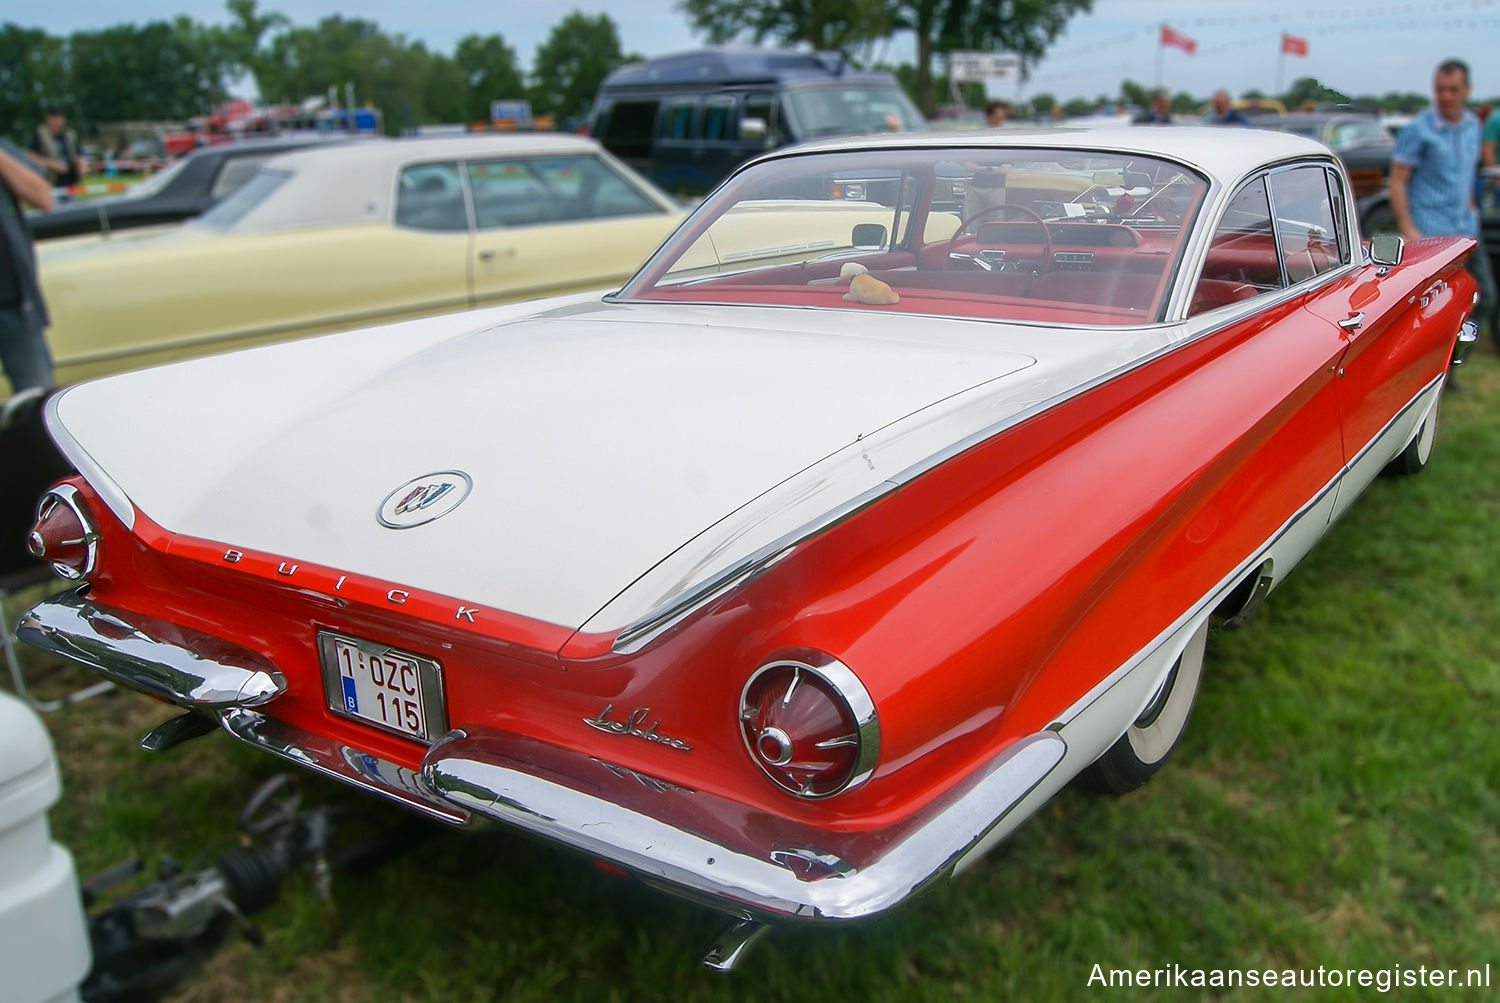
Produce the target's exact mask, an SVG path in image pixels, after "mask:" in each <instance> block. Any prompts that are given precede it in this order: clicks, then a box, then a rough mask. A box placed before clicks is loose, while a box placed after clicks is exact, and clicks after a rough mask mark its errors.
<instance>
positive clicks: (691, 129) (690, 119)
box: [666, 98, 698, 139]
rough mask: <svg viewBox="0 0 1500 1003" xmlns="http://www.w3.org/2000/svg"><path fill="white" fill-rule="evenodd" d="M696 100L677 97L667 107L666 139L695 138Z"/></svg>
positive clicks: (696, 131)
mask: <svg viewBox="0 0 1500 1003" xmlns="http://www.w3.org/2000/svg"><path fill="white" fill-rule="evenodd" d="M697 119H698V100H697V99H696V98H678V99H677V100H675V101H673V102H672V104H671V106H670V107H669V108H668V109H667V134H666V138H667V139H697V138H698V130H697V129H696V128H695V126H696V125H697Z"/></svg>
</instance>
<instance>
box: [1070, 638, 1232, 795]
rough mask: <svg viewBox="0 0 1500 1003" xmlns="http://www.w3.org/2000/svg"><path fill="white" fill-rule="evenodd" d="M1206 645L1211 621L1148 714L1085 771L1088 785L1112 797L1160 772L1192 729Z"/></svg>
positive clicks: (1174, 669) (1155, 696) (1164, 684)
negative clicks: (1190, 718) (1188, 729)
mask: <svg viewBox="0 0 1500 1003" xmlns="http://www.w3.org/2000/svg"><path fill="white" fill-rule="evenodd" d="M1207 645H1208V621H1207V620H1204V621H1203V625H1202V626H1201V627H1199V628H1198V629H1197V630H1196V631H1194V633H1193V636H1192V637H1191V638H1189V639H1188V643H1187V647H1186V648H1184V649H1183V652H1182V654H1181V655H1180V656H1179V657H1178V659H1177V662H1176V664H1174V665H1173V666H1172V670H1171V671H1170V672H1168V673H1167V678H1166V679H1164V680H1163V681H1162V684H1161V685H1160V686H1159V687H1157V690H1156V693H1155V694H1153V695H1152V697H1151V700H1150V701H1149V702H1148V703H1147V704H1146V707H1145V709H1144V710H1142V711H1141V713H1140V715H1139V716H1138V717H1137V718H1136V719H1135V721H1133V722H1132V723H1131V725H1130V727H1129V728H1127V729H1125V734H1123V735H1121V736H1120V739H1119V741H1117V742H1115V744H1114V745H1112V746H1110V747H1109V750H1108V751H1106V752H1105V753H1104V755H1102V756H1100V757H1099V758H1098V759H1097V760H1095V761H1094V763H1093V765H1092V766H1090V767H1089V768H1088V769H1087V770H1085V771H1084V773H1083V776H1084V780H1085V782H1086V783H1088V784H1089V785H1090V786H1092V787H1094V788H1096V789H1098V790H1101V791H1104V792H1105V793H1107V794H1125V793H1127V792H1129V791H1133V790H1135V789H1136V788H1137V787H1139V786H1140V785H1141V784H1143V783H1145V782H1146V781H1147V780H1149V779H1150V778H1151V775H1152V774H1153V773H1155V772H1156V771H1157V770H1159V769H1161V766H1162V764H1163V763H1165V762H1166V761H1167V757H1168V756H1170V755H1171V754H1172V750H1173V749H1174V748H1176V747H1177V740H1178V739H1179V738H1181V737H1182V733H1183V731H1184V730H1186V728H1187V722H1188V715H1189V714H1191V713H1192V710H1193V698H1194V697H1196V696H1197V695H1198V680H1199V679H1201V678H1202V676H1203V656H1204V651H1205V649H1206V648H1207Z"/></svg>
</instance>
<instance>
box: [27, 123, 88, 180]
mask: <svg viewBox="0 0 1500 1003" xmlns="http://www.w3.org/2000/svg"><path fill="white" fill-rule="evenodd" d="M31 152H32V153H33V154H34V157H33V159H34V160H36V162H37V163H39V164H41V165H42V167H44V168H46V171H47V179H48V180H49V181H51V182H52V186H53V187H54V188H67V187H70V186H72V185H76V184H78V182H79V180H81V179H82V177H83V162H82V161H81V160H79V159H78V136H77V134H76V133H74V132H73V130H72V129H69V128H68V120H67V119H66V118H65V117H64V116H63V113H62V109H61V108H59V107H57V106H56V105H53V106H51V107H50V108H48V109H47V114H46V117H45V118H44V119H43V120H42V124H41V125H39V126H37V127H36V131H35V132H34V133H32V136H31Z"/></svg>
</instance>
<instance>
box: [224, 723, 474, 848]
mask: <svg viewBox="0 0 1500 1003" xmlns="http://www.w3.org/2000/svg"><path fill="white" fill-rule="evenodd" d="M219 723H220V724H221V725H222V726H223V728H224V730H225V731H227V732H228V733H229V734H230V735H233V736H234V737H235V738H237V739H239V740H240V741H241V742H244V743H246V744H247V745H253V746H255V747H256V748H258V749H263V750H265V751H266V752H269V753H271V754H272V755H275V756H280V757H281V758H282V759H285V760H288V761H289V762H293V763H296V764H297V765H298V766H304V767H306V768H307V769H310V770H312V771H313V772H314V773H320V774H322V775H323V776H325V777H331V778H332V779H334V780H338V781H341V782H343V783H346V784H350V785H352V786H355V787H358V788H359V789H360V790H364V791H369V792H370V793H372V794H379V795H380V796H381V797H384V798H387V799H389V800H391V801H397V802H400V803H401V804H403V805H405V806H406V807H408V808H411V809H413V810H415V811H418V812H420V813H421V814H423V815H426V816H428V817H429V818H434V819H437V820H438V821H441V822H447V823H449V824H450V825H464V824H466V823H468V821H469V813H468V812H466V811H464V810H463V809H462V808H459V807H456V806H454V805H451V804H447V803H445V802H444V801H443V800H442V799H441V798H438V797H436V796H435V795H433V794H432V793H431V792H429V791H428V790H427V789H426V788H425V786H424V785H423V784H422V779H421V777H420V776H419V775H418V774H417V773H415V772H414V771H412V770H408V769H406V768H405V767H402V766H397V765H396V764H395V763H391V762H388V761H387V760H384V759H381V758H380V757H378V756H372V755H371V754H369V753H368V752H363V751H361V750H359V749H355V748H351V747H350V746H347V745H343V744H340V743H338V742H335V741H332V740H331V739H327V738H323V737H322V736H320V735H314V734H312V733H311V732H308V731H304V730H303V729H301V728H298V727H295V726H293V725H290V724H287V723H286V722H285V721H281V720H278V719H277V718H274V717H267V716H265V715H264V714H259V713H257V712H255V711H253V710H226V711H224V712H223V713H221V714H220V715H219Z"/></svg>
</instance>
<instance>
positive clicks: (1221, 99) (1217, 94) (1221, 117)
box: [1213, 90, 1250, 125]
mask: <svg viewBox="0 0 1500 1003" xmlns="http://www.w3.org/2000/svg"><path fill="white" fill-rule="evenodd" d="M1213 100H1214V119H1213V121H1214V125H1249V124H1250V120H1249V119H1248V118H1246V117H1245V113H1244V112H1242V111H1240V110H1239V109H1238V108H1236V107H1235V106H1234V102H1232V101H1230V100H1229V92H1228V91H1226V90H1217V91H1214V99H1213Z"/></svg>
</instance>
